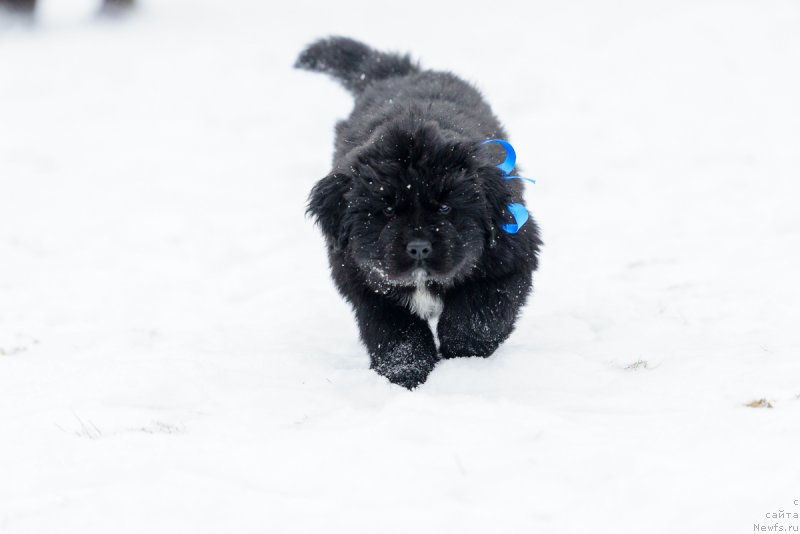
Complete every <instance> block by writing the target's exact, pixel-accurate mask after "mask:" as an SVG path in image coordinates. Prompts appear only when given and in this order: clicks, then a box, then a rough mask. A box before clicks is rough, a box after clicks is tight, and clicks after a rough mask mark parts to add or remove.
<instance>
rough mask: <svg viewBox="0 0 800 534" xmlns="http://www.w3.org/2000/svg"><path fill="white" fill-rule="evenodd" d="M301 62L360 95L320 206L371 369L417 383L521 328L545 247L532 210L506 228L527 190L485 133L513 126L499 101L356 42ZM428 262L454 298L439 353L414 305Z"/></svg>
mask: <svg viewBox="0 0 800 534" xmlns="http://www.w3.org/2000/svg"><path fill="white" fill-rule="evenodd" d="M297 64H298V65H299V66H301V67H303V68H310V69H312V70H318V71H324V72H329V73H331V74H332V75H333V76H334V77H335V78H337V79H339V80H340V81H342V82H343V83H344V85H345V87H348V88H350V89H351V91H352V92H353V93H354V94H355V96H356V101H355V107H354V109H353V112H352V114H351V115H350V117H349V118H348V119H347V120H345V121H341V122H340V123H339V124H337V127H336V134H337V135H336V150H335V154H334V165H333V170H332V171H331V172H330V173H329V175H328V176H327V177H325V178H323V179H322V180H320V181H319V182H318V183H317V184H316V185H315V186H314V188H313V190H312V192H311V195H310V198H309V205H308V211H309V213H310V214H312V215H313V216H314V218H315V219H316V221H317V222H318V224H319V226H320V228H321V229H322V231H323V233H324V234H325V236H326V238H327V241H328V246H329V259H330V265H331V271H332V275H333V279H334V281H335V283H336V286H337V288H338V289H339V291H340V293H341V294H342V295H343V296H344V297H345V298H346V299H347V300H348V301H349V302H350V303H351V304H352V306H353V308H354V310H355V314H356V319H357V321H358V325H359V329H360V333H361V339H362V341H363V342H364V344H365V345H366V347H367V350H368V351H369V354H370V356H371V359H372V368H373V369H375V370H376V371H377V372H379V373H380V374H382V375H384V376H386V377H387V378H388V379H389V380H391V381H392V382H395V383H397V384H401V385H403V386H405V387H408V388H413V387H415V386H417V385H419V384H420V383H422V382H424V381H425V379H426V378H427V376H428V374H429V373H430V371H431V370H432V369H433V367H434V366H435V364H436V362H437V361H438V359H439V357H440V356H441V357H443V358H454V357H460V356H482V357H486V356H490V355H491V354H492V353H493V352H494V351H495V350H496V349H497V347H498V346H499V345H500V344H501V343H502V342H503V341H504V340H505V339H506V338H507V337H508V335H509V334H510V333H511V331H512V329H513V328H514V322H515V320H516V318H517V315H518V314H519V310H520V308H521V306H522V305H523V304H524V303H525V301H526V299H527V296H528V294H529V292H530V288H531V278H532V272H533V271H534V270H535V269H536V267H537V261H538V260H537V254H538V250H539V245H540V244H541V242H540V239H539V234H538V229H537V226H536V223H535V221H534V220H533V219H532V218H531V219H530V220H529V221H528V223H527V224H526V225H525V226H523V228H522V229H521V231H520V232H518V233H516V234H513V235H512V234H507V233H504V232H502V231H500V230H499V228H500V226H501V225H502V224H503V223H505V222H508V221H509V220H510V219H509V214H508V213H507V211H506V209H505V207H506V206H507V205H508V204H509V203H511V202H519V203H522V202H523V200H522V198H521V186H520V184H519V183H518V182H516V181H508V180H504V179H503V176H502V174H501V172H500V171H499V170H498V169H497V167H496V163H497V162H498V161H499V160H501V157H502V154H499V153H498V151H497V147H494V146H493V145H488V146H487V145H482V144H481V143H482V141H484V140H486V139H491V138H498V137H500V138H506V137H507V136H506V133H505V132H504V131H503V129H502V127H501V125H500V123H499V122H498V120H497V119H496V118H495V116H494V115H493V113H492V111H491V109H490V108H489V106H488V105H487V104H486V103H485V102H484V101H483V99H482V98H481V96H480V94H479V93H478V91H476V90H475V89H474V88H473V87H471V86H470V85H469V84H467V83H466V82H464V81H463V80H461V79H459V78H458V77H456V76H454V75H453V74H450V73H445V72H433V71H419V70H418V69H416V68H414V67H412V66H411V62H410V60H409V59H408V57H400V56H394V55H389V54H384V53H381V52H375V51H372V50H371V49H370V48H369V47H367V46H366V45H364V44H361V43H358V42H355V41H353V40H350V39H345V38H331V39H327V40H322V41H318V42H316V43H314V44H312V45H311V46H310V47H309V48H308V49H306V50H305V51H304V52H303V53H302V54H301V55H300V59H298V62H297ZM443 206H444V207H443ZM414 240H423V241H424V242H430V243H431V254H430V256H429V257H428V258H426V259H425V260H424V261H420V260H419V259H418V258H416V257H411V256H409V253H407V245H408V244H409V243H410V242H411V241H414ZM420 268H424V269H425V273H426V275H425V277H424V279H423V280H422V283H423V284H424V288H425V289H426V290H427V292H428V293H429V294H430V296H431V298H433V299H441V300H442V301H443V302H444V305H443V310H442V312H441V316H440V318H439V322H438V337H439V346H440V353H437V348H436V343H435V341H434V337H433V333H432V331H431V329H430V328H429V325H428V324H427V322H426V321H425V320H424V319H423V318H421V317H419V316H418V314H416V313H415V306H414V305H413V302H414V298H413V294H414V292H415V291H417V288H418V287H419V283H420V278H419V276H418V274H419V273H420V270H419V269H420Z"/></svg>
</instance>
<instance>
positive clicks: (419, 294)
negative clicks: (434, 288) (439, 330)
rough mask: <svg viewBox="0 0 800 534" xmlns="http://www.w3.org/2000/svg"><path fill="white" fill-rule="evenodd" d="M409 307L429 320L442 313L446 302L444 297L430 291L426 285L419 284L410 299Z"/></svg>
mask: <svg viewBox="0 0 800 534" xmlns="http://www.w3.org/2000/svg"><path fill="white" fill-rule="evenodd" d="M408 307H409V308H410V309H411V312H412V313H416V314H417V315H419V316H420V317H421V318H422V319H425V320H429V319H436V318H438V317H439V315H441V313H442V308H443V307H444V303H443V302H442V299H440V298H439V297H437V296H436V295H434V294H432V293H431V292H430V291H428V289H427V288H426V287H425V286H424V285H419V286H417V289H416V290H415V291H414V293H413V294H412V295H411V298H409V299H408Z"/></svg>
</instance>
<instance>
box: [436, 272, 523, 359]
mask: <svg viewBox="0 0 800 534" xmlns="http://www.w3.org/2000/svg"><path fill="white" fill-rule="evenodd" d="M530 288H531V276H530V274H527V273H525V274H518V275H514V276H510V277H507V278H505V279H502V280H497V281H488V280H487V281H485V282H483V283H481V284H470V285H468V286H465V287H463V288H459V289H456V290H454V291H452V292H449V293H447V295H445V299H444V311H443V312H442V316H441V317H440V318H439V325H438V335H439V342H440V346H439V348H440V351H441V353H442V357H443V358H457V357H460V356H481V357H484V358H485V357H487V356H491V355H492V353H493V352H494V351H495V350H497V347H498V346H499V345H500V343H502V342H503V341H505V340H506V338H507V337H508V336H509V334H511V331H512V330H513V329H514V321H516V319H517V315H518V314H519V310H520V308H521V307H522V305H523V304H525V300H526V298H527V296H528V293H529V292H530Z"/></svg>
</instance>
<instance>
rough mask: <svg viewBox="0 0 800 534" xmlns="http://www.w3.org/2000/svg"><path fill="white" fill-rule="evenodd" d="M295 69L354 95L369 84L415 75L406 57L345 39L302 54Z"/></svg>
mask: <svg viewBox="0 0 800 534" xmlns="http://www.w3.org/2000/svg"><path fill="white" fill-rule="evenodd" d="M294 66H295V68H298V69H305V70H310V71H314V72H324V73H327V74H330V75H331V76H332V77H334V78H336V79H337V80H338V81H339V82H340V83H341V84H342V85H344V87H345V89H347V90H348V91H350V92H351V93H353V95H358V94H360V93H361V92H362V91H364V89H365V88H366V87H367V86H368V85H369V84H371V83H372V82H375V81H378V80H384V79H386V78H394V77H400V76H407V75H409V74H413V73H415V72H419V66H418V65H415V64H413V63H412V62H411V59H410V58H409V57H408V56H401V55H398V54H386V53H384V52H378V51H376V50H373V49H372V48H370V47H368V46H367V45H365V44H364V43H360V42H358V41H354V40H353V39H348V38H347V37H329V38H327V39H320V40H319V41H315V42H314V43H312V44H310V45H309V46H308V48H306V49H305V50H303V52H302V53H301V54H300V57H298V58H297V62H296V63H295V64H294Z"/></svg>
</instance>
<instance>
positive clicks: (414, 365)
mask: <svg viewBox="0 0 800 534" xmlns="http://www.w3.org/2000/svg"><path fill="white" fill-rule="evenodd" d="M436 360H437V358H436V353H435V349H434V350H433V351H432V350H431V348H430V347H423V346H420V345H419V344H414V343H410V342H400V343H398V344H396V345H394V346H393V347H391V348H390V349H389V350H386V351H385V352H384V351H382V352H379V353H376V354H373V355H372V368H373V369H374V370H375V371H377V372H378V373H379V374H381V375H383V376H385V377H386V378H388V379H389V381H390V382H392V383H393V384H397V385H399V386H403V387H404V388H408V389H414V388H415V387H417V386H418V385H420V384H422V383H423V382H425V380H427V378H428V375H429V374H430V372H431V371H432V370H433V368H434V366H435V365H436Z"/></svg>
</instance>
